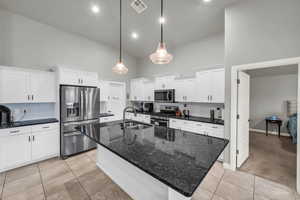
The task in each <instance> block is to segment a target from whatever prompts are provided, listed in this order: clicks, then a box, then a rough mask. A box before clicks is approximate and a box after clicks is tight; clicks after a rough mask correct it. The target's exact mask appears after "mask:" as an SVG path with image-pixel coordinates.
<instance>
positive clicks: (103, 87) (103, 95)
mask: <svg viewBox="0 0 300 200" xmlns="http://www.w3.org/2000/svg"><path fill="white" fill-rule="evenodd" d="M98 87H99V88H100V101H101V102H103V101H105V102H106V101H108V100H109V99H108V96H109V89H108V87H109V86H108V82H107V81H100V82H99V86H98Z"/></svg>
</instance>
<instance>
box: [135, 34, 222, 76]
mask: <svg viewBox="0 0 300 200" xmlns="http://www.w3.org/2000/svg"><path fill="white" fill-rule="evenodd" d="M224 48H225V47H224V33H219V34H216V35H213V36H211V37H207V38H203V39H202V40H200V41H197V42H194V43H190V44H187V45H186V46H182V47H178V48H177V49H175V50H174V51H171V50H169V51H170V53H172V54H173V56H174V60H173V61H172V62H171V63H170V64H168V65H155V64H152V62H151V61H150V59H149V57H147V58H145V59H142V60H139V61H138V64H137V65H138V68H137V74H138V76H139V77H149V76H153V75H165V74H183V75H190V74H192V72H195V71H201V70H204V69H208V68H211V67H212V68H216V67H218V68H220V66H217V65H221V66H224ZM154 50H155V49H153V51H154ZM150 53H152V52H149V54H150Z"/></svg>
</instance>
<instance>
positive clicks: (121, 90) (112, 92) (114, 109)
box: [107, 82, 126, 119]
mask: <svg viewBox="0 0 300 200" xmlns="http://www.w3.org/2000/svg"><path fill="white" fill-rule="evenodd" d="M125 87H126V86H125V83H119V82H109V97H110V98H109V101H108V103H107V109H108V112H109V113H112V114H114V118H115V119H122V118H123V109H124V108H125V106H126V88H125Z"/></svg>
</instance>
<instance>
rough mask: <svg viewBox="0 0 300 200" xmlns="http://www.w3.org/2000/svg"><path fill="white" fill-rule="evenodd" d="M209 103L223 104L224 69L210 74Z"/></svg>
mask: <svg viewBox="0 0 300 200" xmlns="http://www.w3.org/2000/svg"><path fill="white" fill-rule="evenodd" d="M211 81H212V82H211V85H212V91H211V101H212V102H214V103H224V101H225V100H224V98H225V71H224V69H220V70H215V71H212V72H211Z"/></svg>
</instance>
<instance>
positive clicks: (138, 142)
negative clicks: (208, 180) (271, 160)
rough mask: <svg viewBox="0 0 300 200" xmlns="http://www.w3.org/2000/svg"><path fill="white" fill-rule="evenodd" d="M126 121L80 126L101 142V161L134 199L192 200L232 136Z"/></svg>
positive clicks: (108, 173) (98, 158)
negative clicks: (123, 122) (211, 134)
mask: <svg viewBox="0 0 300 200" xmlns="http://www.w3.org/2000/svg"><path fill="white" fill-rule="evenodd" d="M125 127H126V128H124V126H123V124H122V123H121V121H117V122H112V123H101V124H90V125H83V126H80V127H78V128H79V129H80V131H81V132H82V134H84V135H86V136H88V137H89V138H91V139H92V140H94V141H95V142H96V143H97V144H98V146H97V165H98V167H99V168H101V169H102V170H103V171H104V172H105V173H106V174H107V175H108V176H109V177H110V178H111V179H112V180H113V181H114V182H116V183H117V184H118V185H119V186H120V187H121V188H122V189H123V190H124V191H125V192H127V193H128V194H129V195H130V196H131V197H132V198H133V199H134V200H153V199H155V200H188V199H191V196H192V195H193V193H194V192H195V190H196V189H197V187H198V186H199V184H200V183H201V182H202V180H203V179H204V177H205V176H206V174H207V173H208V172H209V170H210V168H211V167H212V166H213V164H214V163H215V162H216V160H217V159H218V157H219V155H220V154H221V153H222V152H223V150H224V149H225V147H226V146H227V144H228V140H226V139H220V138H214V137H210V136H205V135H199V134H194V133H190V132H186V131H181V130H176V129H170V128H165V127H158V126H149V125H145V124H144V125H143V124H140V123H136V122H127V123H126V125H125Z"/></svg>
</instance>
